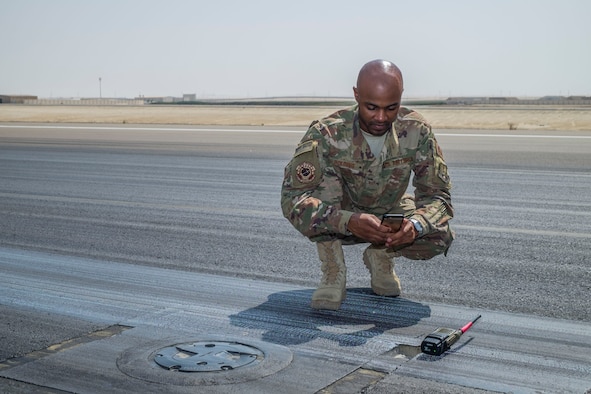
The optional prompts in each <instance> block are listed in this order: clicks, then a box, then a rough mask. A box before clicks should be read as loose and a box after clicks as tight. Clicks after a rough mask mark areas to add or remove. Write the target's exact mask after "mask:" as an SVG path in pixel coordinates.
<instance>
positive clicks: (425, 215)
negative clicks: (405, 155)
mask: <svg viewBox="0 0 591 394" xmlns="http://www.w3.org/2000/svg"><path fill="white" fill-rule="evenodd" d="M423 127H424V129H423V130H422V132H421V135H422V138H421V140H420V143H419V146H418V149H417V152H416V157H415V166H414V174H415V175H414V178H413V186H414V188H415V203H416V207H417V209H416V211H415V214H414V215H413V217H414V218H415V219H417V220H419V221H420V222H421V223H422V224H423V228H425V229H427V234H428V233H430V232H433V231H435V230H436V229H437V228H439V227H441V226H444V225H446V223H447V222H448V221H449V220H450V219H451V218H452V217H453V215H454V212H453V206H452V203H451V194H450V190H451V181H450V178H449V174H448V171H447V165H446V164H445V160H444V159H443V153H442V152H441V148H440V147H439V144H438V143H437V140H436V139H435V135H434V134H433V132H432V131H431V128H430V127H429V126H426V125H424V126H423Z"/></svg>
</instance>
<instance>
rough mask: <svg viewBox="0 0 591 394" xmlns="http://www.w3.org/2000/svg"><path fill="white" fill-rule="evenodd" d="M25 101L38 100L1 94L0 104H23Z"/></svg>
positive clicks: (35, 97)
mask: <svg viewBox="0 0 591 394" xmlns="http://www.w3.org/2000/svg"><path fill="white" fill-rule="evenodd" d="M25 100H37V96H28V95H1V94H0V104H23V103H24V102H25Z"/></svg>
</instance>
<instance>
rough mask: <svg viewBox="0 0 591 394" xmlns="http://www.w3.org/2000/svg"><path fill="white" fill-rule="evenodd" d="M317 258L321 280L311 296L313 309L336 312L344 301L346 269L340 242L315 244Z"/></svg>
mask: <svg viewBox="0 0 591 394" xmlns="http://www.w3.org/2000/svg"><path fill="white" fill-rule="evenodd" d="M316 246H317V248H318V257H319V258H320V261H321V263H322V265H321V266H320V268H321V270H322V280H321V281H320V285H319V286H318V289H316V291H314V294H312V303H311V306H312V308H314V309H332V310H335V311H336V310H338V309H339V308H340V307H341V303H342V302H343V300H344V299H345V296H346V293H347V290H346V281H347V267H346V266H345V256H344V255H343V247H342V245H341V241H339V240H336V241H328V242H317V243H316Z"/></svg>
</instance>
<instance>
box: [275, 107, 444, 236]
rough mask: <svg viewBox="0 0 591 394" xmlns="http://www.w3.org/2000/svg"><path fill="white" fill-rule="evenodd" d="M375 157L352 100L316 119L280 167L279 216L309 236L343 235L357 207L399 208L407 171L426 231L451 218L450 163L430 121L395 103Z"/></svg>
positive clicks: (375, 210) (373, 209) (370, 209)
mask: <svg viewBox="0 0 591 394" xmlns="http://www.w3.org/2000/svg"><path fill="white" fill-rule="evenodd" d="M392 125H393V127H392V130H394V132H392V130H391V131H389V132H388V133H387V136H386V140H385V143H384V147H383V149H382V152H381V154H380V155H377V156H374V155H373V154H372V153H371V149H370V147H369V145H368V144H367V142H366V140H365V137H364V136H363V134H362V133H361V129H360V128H359V120H358V111H357V106H353V107H350V108H345V109H343V110H340V111H338V112H336V113H334V114H332V115H330V116H328V117H327V118H324V119H322V120H320V121H315V122H313V123H312V124H311V125H310V127H309V128H308V131H307V132H306V134H305V135H304V137H303V138H302V140H301V141H300V143H299V145H298V146H297V148H296V151H295V154H294V156H293V158H292V159H291V161H290V162H289V163H288V164H287V166H286V167H285V174H284V179H283V185H282V191H281V207H282V210H283V214H284V216H285V217H286V218H287V219H288V220H289V221H290V222H291V224H292V225H293V226H294V227H295V228H296V229H297V230H298V231H300V232H301V233H302V234H303V235H305V236H306V237H309V238H310V239H311V240H313V241H322V240H325V239H330V238H334V236H335V234H348V231H347V223H348V222H349V219H350V218H351V216H352V215H353V213H355V212H366V213H371V214H374V215H376V216H378V217H379V216H381V215H382V214H384V213H386V212H400V208H399V203H400V200H401V198H402V196H403V195H404V193H405V192H406V190H407V187H408V184H409V181H410V178H411V171H412V172H413V173H414V176H413V181H412V184H413V186H414V188H415V203H416V207H417V209H416V211H415V212H414V213H413V214H412V216H411V217H413V218H415V219H417V220H419V221H420V222H421V224H422V225H423V228H424V229H426V232H427V234H428V233H429V232H430V231H432V230H433V229H434V228H435V226H439V225H442V224H445V223H446V222H447V221H448V220H449V219H451V218H452V217H453V208H452V205H451V196H450V188H451V182H450V180H449V176H448V172H447V166H446V164H445V161H444V160H443V156H442V153H441V150H440V148H439V145H438V144H437V141H436V139H435V136H434V135H433V133H432V131H431V127H430V125H429V124H428V123H427V122H426V121H425V120H424V118H423V117H422V116H421V115H419V114H418V113H417V112H414V111H412V110H410V109H408V108H404V107H402V108H400V111H399V113H398V118H397V119H396V121H395V122H394V123H393V124H392Z"/></svg>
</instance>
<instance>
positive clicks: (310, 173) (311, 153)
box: [292, 140, 322, 188]
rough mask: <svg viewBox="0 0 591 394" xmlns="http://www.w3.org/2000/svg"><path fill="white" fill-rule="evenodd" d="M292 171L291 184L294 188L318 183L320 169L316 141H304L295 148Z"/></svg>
mask: <svg viewBox="0 0 591 394" xmlns="http://www.w3.org/2000/svg"><path fill="white" fill-rule="evenodd" d="M292 171H293V174H292V178H293V186H294V187H296V188H302V187H314V186H316V185H318V184H319V183H320V181H321V179H322V170H321V168H320V160H319V159H318V142H317V141H313V140H310V141H305V142H303V143H301V144H300V145H299V146H298V147H297V148H296V151H295V154H294V157H293V164H292Z"/></svg>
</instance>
